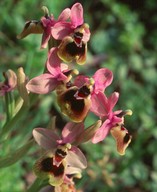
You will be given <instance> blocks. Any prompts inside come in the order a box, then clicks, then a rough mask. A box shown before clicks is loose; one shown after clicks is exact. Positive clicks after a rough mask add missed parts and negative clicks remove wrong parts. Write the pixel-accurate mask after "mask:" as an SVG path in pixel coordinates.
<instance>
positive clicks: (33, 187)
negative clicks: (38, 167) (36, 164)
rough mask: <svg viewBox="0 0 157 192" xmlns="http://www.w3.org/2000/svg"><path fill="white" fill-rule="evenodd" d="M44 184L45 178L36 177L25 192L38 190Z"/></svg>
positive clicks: (36, 191)
mask: <svg viewBox="0 0 157 192" xmlns="http://www.w3.org/2000/svg"><path fill="white" fill-rule="evenodd" d="M46 184H47V180H46V181H45V180H41V179H39V178H36V180H35V181H34V183H33V184H32V185H31V186H30V187H29V189H28V190H27V191H26V192H38V191H39V190H40V189H41V188H42V187H44V186H45V185H46Z"/></svg>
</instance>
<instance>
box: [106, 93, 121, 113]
mask: <svg viewBox="0 0 157 192" xmlns="http://www.w3.org/2000/svg"><path fill="white" fill-rule="evenodd" d="M118 99H119V93H118V92H114V93H112V95H111V96H110V97H109V98H108V100H109V108H110V110H112V109H113V108H114V106H115V105H116V103H117V101H118Z"/></svg>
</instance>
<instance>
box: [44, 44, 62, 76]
mask: <svg viewBox="0 0 157 192" xmlns="http://www.w3.org/2000/svg"><path fill="white" fill-rule="evenodd" d="M57 51H58V49H57V48H56V47H55V48H54V47H53V48H51V49H50V51H49V53H48V59H47V62H46V67H47V69H48V71H49V72H50V73H51V74H52V75H53V76H56V75H58V70H59V71H60V64H61V60H60V59H59V57H58V55H57Z"/></svg>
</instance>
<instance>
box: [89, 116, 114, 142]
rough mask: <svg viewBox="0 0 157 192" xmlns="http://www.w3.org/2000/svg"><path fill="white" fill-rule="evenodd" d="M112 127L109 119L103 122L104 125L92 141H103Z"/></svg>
mask: <svg viewBox="0 0 157 192" xmlns="http://www.w3.org/2000/svg"><path fill="white" fill-rule="evenodd" d="M110 129H111V126H110V120H108V119H107V120H106V121H105V122H104V123H103V124H102V126H101V127H100V128H99V129H98V130H97V131H96V133H95V135H94V137H93V139H92V143H98V142H100V141H103V140H104V139H105V137H106V136H107V135H108V133H109V131H110Z"/></svg>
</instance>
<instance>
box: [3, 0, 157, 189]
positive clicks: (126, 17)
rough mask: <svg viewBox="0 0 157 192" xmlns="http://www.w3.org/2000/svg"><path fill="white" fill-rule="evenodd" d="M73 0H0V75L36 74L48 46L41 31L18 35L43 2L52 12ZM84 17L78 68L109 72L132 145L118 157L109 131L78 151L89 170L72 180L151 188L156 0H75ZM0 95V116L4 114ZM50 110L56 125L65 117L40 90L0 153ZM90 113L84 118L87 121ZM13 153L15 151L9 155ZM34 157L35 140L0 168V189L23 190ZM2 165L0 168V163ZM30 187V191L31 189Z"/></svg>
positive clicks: (156, 156) (156, 114) (155, 161)
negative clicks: (86, 31)
mask: <svg viewBox="0 0 157 192" xmlns="http://www.w3.org/2000/svg"><path fill="white" fill-rule="evenodd" d="M75 2H76V1H73V0H66V1H65V0H59V1H58V0H34V1H31V0H22V1H21V0H1V1H0V73H1V75H0V81H3V80H4V79H3V76H2V72H4V71H6V70H7V69H9V68H10V69H13V70H15V71H17V68H18V67H20V66H22V67H23V68H24V69H25V73H26V74H27V75H29V77H30V78H32V77H34V76H37V75H39V74H41V73H42V71H43V66H44V63H45V60H46V57H47V50H40V48H39V47H40V42H41V36H40V35H30V36H28V37H27V38H25V39H23V40H18V39H17V38H16V35H17V34H19V33H20V32H21V30H22V28H23V26H24V23H25V21H27V20H32V19H37V20H38V19H40V17H41V16H42V15H43V13H42V11H41V6H43V5H46V6H47V7H48V8H49V10H50V12H51V13H53V14H54V16H55V17H56V18H57V16H58V15H59V13H60V12H61V10H62V9H64V8H65V7H71V6H72V5H73V4H74V3H75ZM77 2H80V3H82V5H83V7H84V16H85V22H87V23H88V24H89V25H90V29H91V39H90V42H89V43H88V61H87V64H86V65H85V66H81V67H80V68H79V70H80V71H81V70H82V72H83V71H84V72H85V73H88V75H91V74H93V73H94V72H95V71H96V70H97V69H98V68H100V67H107V68H109V69H111V70H112V71H113V73H114V80H113V83H112V85H111V86H110V87H109V88H108V89H107V94H110V93H111V92H113V91H118V92H119V93H120V100H119V102H118V105H117V109H123V110H125V109H131V110H132V111H133V115H132V116H131V117H126V121H125V126H126V127H127V129H128V130H129V132H130V133H131V134H132V136H133V139H132V143H131V144H130V146H129V147H128V149H127V151H126V155H125V156H119V155H118V154H117V152H116V147H115V142H114V140H113V138H112V137H111V136H110V135H109V136H108V137H107V138H106V139H105V140H104V141H103V142H101V143H100V144H97V145H92V147H91V144H85V145H82V146H81V147H82V149H83V151H84V152H85V154H86V157H87V159H88V168H87V170H86V171H84V174H83V178H82V179H81V180H79V181H76V182H77V186H78V188H82V189H83V190H84V191H85V192H113V191H114V192H119V191H121V192H123V191H127V192H156V191H157V148H156V146H157V102H156V100H157V4H156V0H150V1H143V0H138V1H135V0H117V1H116V0H96V1H89V0H82V1H79V0H78V1H77ZM4 110H5V105H4V100H3V98H2V97H1V98H0V116H1V117H2V116H3V114H4ZM56 114H57V119H58V121H57V124H58V127H59V128H61V127H63V125H64V123H65V120H66V119H63V118H62V116H61V115H60V113H59V111H58V109H57V108H56V106H55V104H54V102H53V98H52V95H51V94H49V95H47V96H41V97H40V98H39V99H38V101H37V102H36V104H35V105H34V106H33V107H32V108H31V109H30V110H29V112H28V113H27V114H26V115H25V116H24V117H22V118H21V120H20V121H19V122H18V124H17V125H16V129H13V130H12V132H11V134H10V137H9V139H8V140H7V141H5V142H3V141H1V143H0V158H2V159H3V157H5V156H8V155H10V154H11V155H12V154H14V152H15V151H16V150H17V148H19V147H20V146H22V145H23V144H24V143H25V142H26V141H27V140H28V138H29V137H30V136H31V131H32V129H33V128H34V127H37V126H41V127H46V126H47V124H48V122H49V119H50V116H52V115H56ZM95 120H96V118H95V117H94V116H92V115H91V116H90V117H89V119H88V122H87V124H91V123H92V122H94V121H95ZM0 123H3V122H0ZM15 154H16V153H15ZM38 157H39V147H38V146H37V145H36V144H34V145H33V146H32V147H31V148H30V150H29V151H28V153H26V154H25V155H24V156H23V157H22V158H21V159H20V160H19V161H17V162H16V163H15V164H12V165H10V166H6V167H5V168H1V170H0V192H10V191H12V192H23V191H27V190H26V189H27V188H28V186H30V185H31V183H32V182H33V179H34V177H33V175H32V166H33V164H34V162H35V160H36V158H38ZM2 167H3V166H2ZM34 192H35V191H34Z"/></svg>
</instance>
